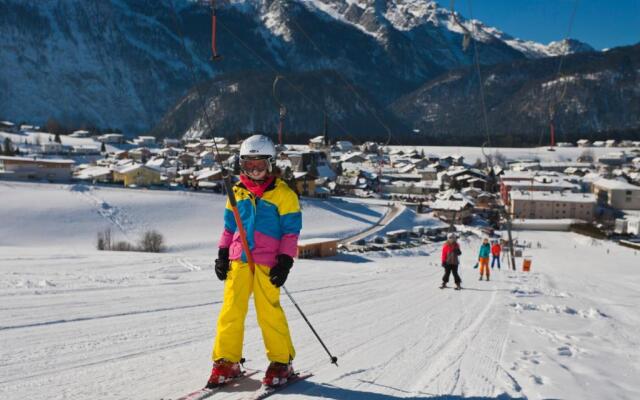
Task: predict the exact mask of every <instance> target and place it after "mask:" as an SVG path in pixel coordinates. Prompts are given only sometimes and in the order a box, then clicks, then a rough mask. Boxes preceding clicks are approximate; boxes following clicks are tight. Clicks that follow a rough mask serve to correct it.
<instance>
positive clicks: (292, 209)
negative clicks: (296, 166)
mask: <svg viewBox="0 0 640 400" xmlns="http://www.w3.org/2000/svg"><path fill="white" fill-rule="evenodd" d="M233 193H234V194H235V197H236V201H237V203H238V212H239V213H240V219H242V224H243V226H244V229H245V232H246V234H247V242H248V243H249V248H250V249H251V255H252V256H253V261H254V262H255V263H256V264H263V265H267V266H269V267H273V266H274V265H275V264H276V256H277V255H278V254H286V255H288V256H290V257H295V256H296V254H297V252H298V237H299V236H300V230H301V229H302V214H301V213H300V203H299V202H298V196H297V195H296V194H295V192H294V191H293V190H291V189H290V188H289V186H288V185H287V184H286V183H285V182H284V181H283V180H281V179H279V178H277V179H276V180H274V181H273V182H272V183H271V185H269V187H267V189H266V190H265V192H264V194H263V195H262V197H257V196H255V195H254V194H253V193H251V192H250V191H249V190H248V189H247V188H246V186H244V184H242V183H241V182H239V183H237V184H235V185H234V187H233ZM218 247H220V248H229V259H230V260H240V259H241V260H242V261H244V262H246V261H247V255H246V254H244V251H243V249H242V241H241V239H240V233H239V232H238V227H237V225H236V220H235V219H234V217H233V211H232V209H231V204H230V203H229V200H227V207H226V209H225V211H224V231H223V232H222V235H221V236H220V241H219V243H218Z"/></svg>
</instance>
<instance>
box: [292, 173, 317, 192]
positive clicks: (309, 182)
mask: <svg viewBox="0 0 640 400" xmlns="http://www.w3.org/2000/svg"><path fill="white" fill-rule="evenodd" d="M293 179H294V180H295V182H296V192H297V193H298V194H299V195H301V196H307V197H313V196H315V193H316V182H315V180H316V177H314V176H312V175H311V174H310V173H309V172H294V173H293Z"/></svg>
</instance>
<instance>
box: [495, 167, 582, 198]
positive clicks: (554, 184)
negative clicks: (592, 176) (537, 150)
mask: <svg viewBox="0 0 640 400" xmlns="http://www.w3.org/2000/svg"><path fill="white" fill-rule="evenodd" d="M511 190H527V191H545V192H564V191H569V192H580V191H581V190H582V187H581V186H580V185H579V184H576V183H572V182H570V178H569V177H568V176H566V175H562V174H559V173H556V172H544V171H505V172H504V174H503V175H502V176H501V177H500V195H501V196H502V200H503V202H504V203H505V204H508V203H509V192H510V191H511Z"/></svg>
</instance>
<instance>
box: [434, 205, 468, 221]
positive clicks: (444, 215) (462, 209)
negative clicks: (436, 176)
mask: <svg viewBox="0 0 640 400" xmlns="http://www.w3.org/2000/svg"><path fill="white" fill-rule="evenodd" d="M473 208H474V204H473V202H471V201H469V200H468V199H460V200H457V199H452V200H443V199H436V200H435V201H434V202H433V203H431V209H432V210H433V215H434V216H435V217H437V218H440V219H441V220H443V221H446V222H454V223H462V224H464V223H468V222H470V221H471V216H472V212H473Z"/></svg>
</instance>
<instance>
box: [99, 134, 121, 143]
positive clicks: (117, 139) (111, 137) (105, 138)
mask: <svg viewBox="0 0 640 400" xmlns="http://www.w3.org/2000/svg"><path fill="white" fill-rule="evenodd" d="M98 141H99V142H102V143H106V144H121V143H124V135H122V134H120V133H106V134H104V135H100V136H98Z"/></svg>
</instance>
